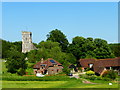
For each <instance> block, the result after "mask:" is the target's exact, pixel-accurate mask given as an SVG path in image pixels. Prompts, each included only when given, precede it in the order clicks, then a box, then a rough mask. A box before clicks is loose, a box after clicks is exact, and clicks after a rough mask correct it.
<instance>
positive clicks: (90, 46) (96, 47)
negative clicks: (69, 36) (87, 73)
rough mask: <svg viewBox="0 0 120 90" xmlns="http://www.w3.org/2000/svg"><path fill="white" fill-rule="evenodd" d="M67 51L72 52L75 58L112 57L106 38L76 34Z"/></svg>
mask: <svg viewBox="0 0 120 90" xmlns="http://www.w3.org/2000/svg"><path fill="white" fill-rule="evenodd" d="M68 52H70V53H72V54H73V55H74V56H75V57H76V59H77V60H79V59H80V58H97V59H104V58H113V57H114V54H113V53H112V51H111V49H110V47H109V45H108V44H107V41H106V40H103V39H99V38H96V39H93V38H90V37H89V38H84V37H79V36H77V37H75V38H73V41H72V44H70V45H69V47H68Z"/></svg>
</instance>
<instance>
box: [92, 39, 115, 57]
mask: <svg viewBox="0 0 120 90" xmlns="http://www.w3.org/2000/svg"><path fill="white" fill-rule="evenodd" d="M94 44H95V49H94V53H95V54H96V55H95V57H96V58H97V59H104V58H114V57H115V56H114V54H113V53H112V50H111V49H110V47H109V45H108V43H107V41H106V40H103V39H100V38H96V39H95V40H94Z"/></svg>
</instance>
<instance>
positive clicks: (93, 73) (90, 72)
mask: <svg viewBox="0 0 120 90" xmlns="http://www.w3.org/2000/svg"><path fill="white" fill-rule="evenodd" d="M86 74H87V75H88V76H92V75H95V72H94V71H91V70H90V71H87V72H86Z"/></svg>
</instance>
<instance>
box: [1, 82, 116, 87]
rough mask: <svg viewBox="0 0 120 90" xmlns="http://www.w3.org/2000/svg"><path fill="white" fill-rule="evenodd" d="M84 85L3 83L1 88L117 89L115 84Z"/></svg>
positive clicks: (74, 83)
mask: <svg viewBox="0 0 120 90" xmlns="http://www.w3.org/2000/svg"><path fill="white" fill-rule="evenodd" d="M108 83H109V82H106V83H97V84H85V83H81V82H80V81H79V80H72V81H3V82H2V88H118V84H117V83H113V85H109V84H108Z"/></svg>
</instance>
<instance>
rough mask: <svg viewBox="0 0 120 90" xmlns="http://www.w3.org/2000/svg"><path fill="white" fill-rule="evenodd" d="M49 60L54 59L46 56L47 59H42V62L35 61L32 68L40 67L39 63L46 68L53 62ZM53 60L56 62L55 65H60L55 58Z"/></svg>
mask: <svg viewBox="0 0 120 90" xmlns="http://www.w3.org/2000/svg"><path fill="white" fill-rule="evenodd" d="M50 60H54V59H52V58H48V59H47V60H45V61H43V63H41V61H39V62H38V63H36V64H35V65H34V66H33V68H34V69H39V68H40V65H46V66H45V69H47V68H48V67H49V66H53V65H54V63H52V62H50ZM54 62H55V63H56V64H57V65H60V66H61V65H62V64H61V63H59V62H57V61H56V60H54Z"/></svg>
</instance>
